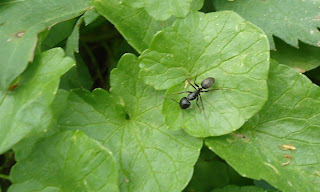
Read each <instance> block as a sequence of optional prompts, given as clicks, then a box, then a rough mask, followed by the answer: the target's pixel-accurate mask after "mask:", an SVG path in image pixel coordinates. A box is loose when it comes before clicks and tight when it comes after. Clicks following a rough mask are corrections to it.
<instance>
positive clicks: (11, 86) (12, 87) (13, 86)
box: [8, 83, 19, 91]
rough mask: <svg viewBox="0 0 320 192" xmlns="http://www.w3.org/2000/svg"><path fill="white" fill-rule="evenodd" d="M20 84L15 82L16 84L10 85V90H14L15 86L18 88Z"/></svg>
mask: <svg viewBox="0 0 320 192" xmlns="http://www.w3.org/2000/svg"><path fill="white" fill-rule="evenodd" d="M18 85H19V84H18V83H17V84H14V85H10V86H9V87H8V90H10V91H12V90H14V89H15V88H17V87H18Z"/></svg>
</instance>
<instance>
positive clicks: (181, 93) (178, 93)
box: [168, 91, 192, 95]
mask: <svg viewBox="0 0 320 192" xmlns="http://www.w3.org/2000/svg"><path fill="white" fill-rule="evenodd" d="M182 93H192V91H182V92H179V93H169V94H168V95H179V94H182Z"/></svg>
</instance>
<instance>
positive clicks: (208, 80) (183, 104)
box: [166, 76, 229, 126]
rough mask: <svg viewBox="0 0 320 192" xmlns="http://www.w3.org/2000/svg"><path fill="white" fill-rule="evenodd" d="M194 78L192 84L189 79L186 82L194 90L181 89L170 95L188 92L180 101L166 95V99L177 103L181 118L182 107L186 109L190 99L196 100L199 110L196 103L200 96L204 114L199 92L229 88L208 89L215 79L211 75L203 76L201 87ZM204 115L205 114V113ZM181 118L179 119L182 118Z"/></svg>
mask: <svg viewBox="0 0 320 192" xmlns="http://www.w3.org/2000/svg"><path fill="white" fill-rule="evenodd" d="M196 79H197V76H196V77H195V79H194V85H193V84H192V83H191V82H190V81H189V80H187V81H188V83H189V84H190V85H191V86H192V87H193V88H194V89H195V91H193V92H192V91H183V92H179V93H173V94H171V95H177V94H182V93H189V94H188V96H186V97H183V98H182V99H181V100H180V102H178V101H176V100H175V99H173V98H169V97H166V98H167V99H171V100H173V101H174V102H176V103H178V104H179V106H180V108H181V112H182V119H183V117H184V113H183V110H184V109H187V108H189V107H190V105H191V102H190V101H192V100H196V104H197V106H198V107H199V109H200V110H201V108H200V106H199V104H198V100H199V98H200V101H201V106H202V110H203V112H204V115H205V111H204V105H203V101H202V98H201V93H203V92H209V91H214V90H229V89H209V88H211V87H212V86H213V84H214V83H215V79H214V78H213V77H207V78H205V79H204V80H203V81H202V82H201V87H200V86H199V85H198V84H197V83H196ZM206 89H209V90H206ZM205 117H206V115H205ZM182 119H181V120H182ZM181 126H182V121H181Z"/></svg>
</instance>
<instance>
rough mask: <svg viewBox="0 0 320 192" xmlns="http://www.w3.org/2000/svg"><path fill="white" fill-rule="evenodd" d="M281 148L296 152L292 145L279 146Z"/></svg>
mask: <svg viewBox="0 0 320 192" xmlns="http://www.w3.org/2000/svg"><path fill="white" fill-rule="evenodd" d="M279 147H280V149H282V150H285V151H286V150H293V151H294V150H296V148H295V147H294V146H293V145H291V144H289V145H286V144H285V145H279Z"/></svg>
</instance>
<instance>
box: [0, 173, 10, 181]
mask: <svg viewBox="0 0 320 192" xmlns="http://www.w3.org/2000/svg"><path fill="white" fill-rule="evenodd" d="M0 179H6V180H10V176H9V175H4V174H0Z"/></svg>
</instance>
